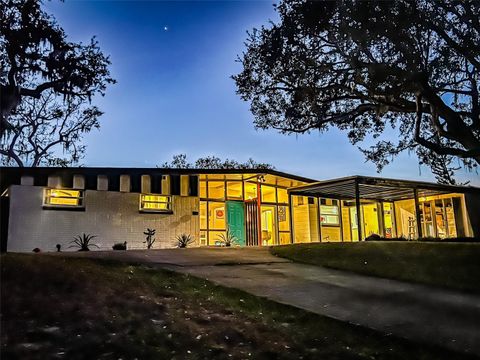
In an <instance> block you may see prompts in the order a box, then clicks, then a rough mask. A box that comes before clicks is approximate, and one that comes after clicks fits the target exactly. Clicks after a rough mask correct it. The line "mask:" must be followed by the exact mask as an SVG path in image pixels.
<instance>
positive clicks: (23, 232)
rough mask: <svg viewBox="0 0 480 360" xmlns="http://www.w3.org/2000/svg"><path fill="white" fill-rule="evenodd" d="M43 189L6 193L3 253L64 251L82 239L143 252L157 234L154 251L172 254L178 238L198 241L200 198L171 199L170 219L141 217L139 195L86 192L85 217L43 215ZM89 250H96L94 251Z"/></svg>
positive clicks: (16, 188)
mask: <svg viewBox="0 0 480 360" xmlns="http://www.w3.org/2000/svg"><path fill="white" fill-rule="evenodd" d="M43 190H44V188H43V187H39V186H21V185H12V186H11V187H10V217H9V227H8V244H7V251H11V252H31V251H32V250H33V249H34V248H37V247H38V248H40V249H41V250H42V251H56V248H55V246H56V244H60V245H62V251H75V250H76V249H74V248H70V249H69V248H68V246H69V245H71V244H70V242H71V241H72V240H73V237H74V236H76V235H81V234H83V233H86V234H92V235H97V237H96V238H95V239H93V241H92V243H94V244H97V245H98V246H99V247H100V249H101V250H111V249H112V245H113V244H114V243H118V242H122V243H123V242H124V241H127V247H128V249H146V245H145V244H144V243H143V241H145V235H144V234H143V232H144V231H145V230H146V229H147V228H150V229H156V234H155V238H156V241H155V243H154V245H153V247H152V248H154V249H159V248H171V247H173V246H174V244H175V237H176V236H177V235H180V234H182V233H186V234H190V235H192V236H194V238H195V240H197V241H198V239H199V236H200V231H199V216H198V215H194V212H195V214H198V211H199V198H198V197H187V196H173V198H172V210H173V214H161V213H140V212H139V196H140V194H138V193H124V192H111V191H93V190H87V191H85V192H84V202H85V211H73V210H70V209H69V210H58V209H55V210H50V209H48V210H47V209H43V207H42V204H43ZM91 249H92V250H97V248H95V247H92V248H91Z"/></svg>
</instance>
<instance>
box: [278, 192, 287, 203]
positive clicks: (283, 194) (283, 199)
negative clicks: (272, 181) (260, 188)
mask: <svg viewBox="0 0 480 360" xmlns="http://www.w3.org/2000/svg"><path fill="white" fill-rule="evenodd" d="M277 197H278V202H279V203H283V204H288V194H287V189H282V188H278V189H277Z"/></svg>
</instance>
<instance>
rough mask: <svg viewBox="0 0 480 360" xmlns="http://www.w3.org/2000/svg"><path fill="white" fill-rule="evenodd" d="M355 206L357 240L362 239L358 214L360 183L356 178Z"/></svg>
mask: <svg viewBox="0 0 480 360" xmlns="http://www.w3.org/2000/svg"><path fill="white" fill-rule="evenodd" d="M355 207H356V209H357V231H358V241H362V240H363V239H362V223H361V218H362V217H361V216H360V210H361V207H360V185H359V184H358V179H356V180H355Z"/></svg>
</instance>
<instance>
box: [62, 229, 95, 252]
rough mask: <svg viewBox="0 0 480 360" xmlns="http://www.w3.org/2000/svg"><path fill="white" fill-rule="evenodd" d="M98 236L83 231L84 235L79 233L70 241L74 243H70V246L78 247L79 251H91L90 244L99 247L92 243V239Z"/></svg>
mask: <svg viewBox="0 0 480 360" xmlns="http://www.w3.org/2000/svg"><path fill="white" fill-rule="evenodd" d="M96 237H97V235H90V234H85V233H83V235H77V236H75V237H74V238H73V240H72V241H70V243H71V244H72V245H70V246H69V248H71V247H75V248H78V251H90V248H89V246H95V247H96V248H99V247H98V245H96V244H91V243H90V241H92V239H93V238H96Z"/></svg>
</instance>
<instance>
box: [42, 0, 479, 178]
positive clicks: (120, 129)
mask: <svg viewBox="0 0 480 360" xmlns="http://www.w3.org/2000/svg"><path fill="white" fill-rule="evenodd" d="M44 8H45V10H46V11H47V12H48V13H51V14H53V15H54V16H55V17H56V19H57V21H58V22H59V24H60V25H61V26H62V27H63V28H64V29H65V31H66V33H67V34H68V36H69V39H70V40H71V41H75V42H77V41H83V42H88V41H89V39H90V38H91V36H93V35H96V36H97V39H98V41H99V43H100V47H101V49H102V50H103V51H104V52H105V53H106V54H109V55H110V58H111V61H112V66H111V72H112V75H113V77H114V78H115V79H116V80H117V81H118V83H117V84H116V85H113V86H111V87H110V88H109V89H108V91H107V94H106V96H105V97H104V98H97V99H95V104H96V105H98V106H99V107H100V109H101V110H103V111H104V112H105V114H104V116H103V117H102V118H101V129H100V131H93V132H92V133H91V134H89V135H88V136H87V137H86V139H85V143H86V145H87V146H88V148H87V154H86V157H85V158H84V159H83V160H82V164H83V165H85V166H115V167H116V166H118V167H155V166H156V165H161V164H162V163H163V162H165V161H168V160H171V158H172V155H174V154H178V153H186V154H187V155H188V157H189V159H190V160H191V161H194V160H195V159H196V158H198V157H201V156H207V155H216V156H219V157H221V158H230V159H235V160H238V161H246V160H247V159H248V158H249V157H252V158H254V159H255V160H256V161H259V162H268V163H271V164H272V165H274V166H275V167H276V168H277V170H280V171H285V172H289V173H294V174H298V175H303V176H306V177H311V178H315V179H319V180H321V179H328V178H335V177H342V176H348V175H355V174H359V175H372V176H383V177H394V178H403V179H418V180H425V181H433V180H434V178H433V176H432V175H431V173H430V171H429V170H428V168H426V167H422V168H421V169H420V168H419V166H418V162H417V159H416V157H415V156H414V155H413V154H412V155H410V156H409V155H408V154H405V155H402V156H401V157H398V158H397V159H395V161H394V162H393V164H391V165H390V166H387V167H386V168H385V169H384V171H383V172H382V173H381V174H377V172H376V170H375V166H374V165H373V164H371V163H365V160H364V158H363V155H362V154H361V153H360V151H358V150H357V148H356V146H352V145H351V144H350V143H349V142H348V140H347V137H346V134H345V133H341V132H340V131H338V130H335V129H332V130H330V131H329V132H328V133H323V134H319V133H318V132H316V133H312V134H309V135H298V136H294V135H292V136H286V135H281V134H279V133H277V132H275V131H273V130H272V131H261V130H258V131H257V130H255V129H254V126H253V116H252V115H251V113H250V112H249V104H248V103H245V102H243V101H242V100H241V99H240V97H239V96H238V95H236V94H235V84H234V81H233V80H232V79H231V78H230V76H231V75H234V74H237V73H238V72H240V71H241V66H240V64H239V63H236V62H235V60H236V58H237V55H240V54H241V53H242V51H243V50H244V41H245V39H246V31H247V30H251V29H252V28H253V27H260V26H261V25H268V21H269V19H271V20H274V21H275V20H276V18H277V17H276V14H275V11H274V8H273V2H269V1H224V2H221V1H208V2H200V1H198V2H184V1H176V2H160V1H145V2H141V1H131V2H130V1H71V0H66V1H65V2H64V3H62V2H60V1H51V2H46V3H45V6H44ZM458 179H459V180H470V181H471V184H472V185H477V186H478V185H480V176H479V175H478V174H477V173H467V172H466V171H464V170H461V171H460V172H459V174H458Z"/></svg>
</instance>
